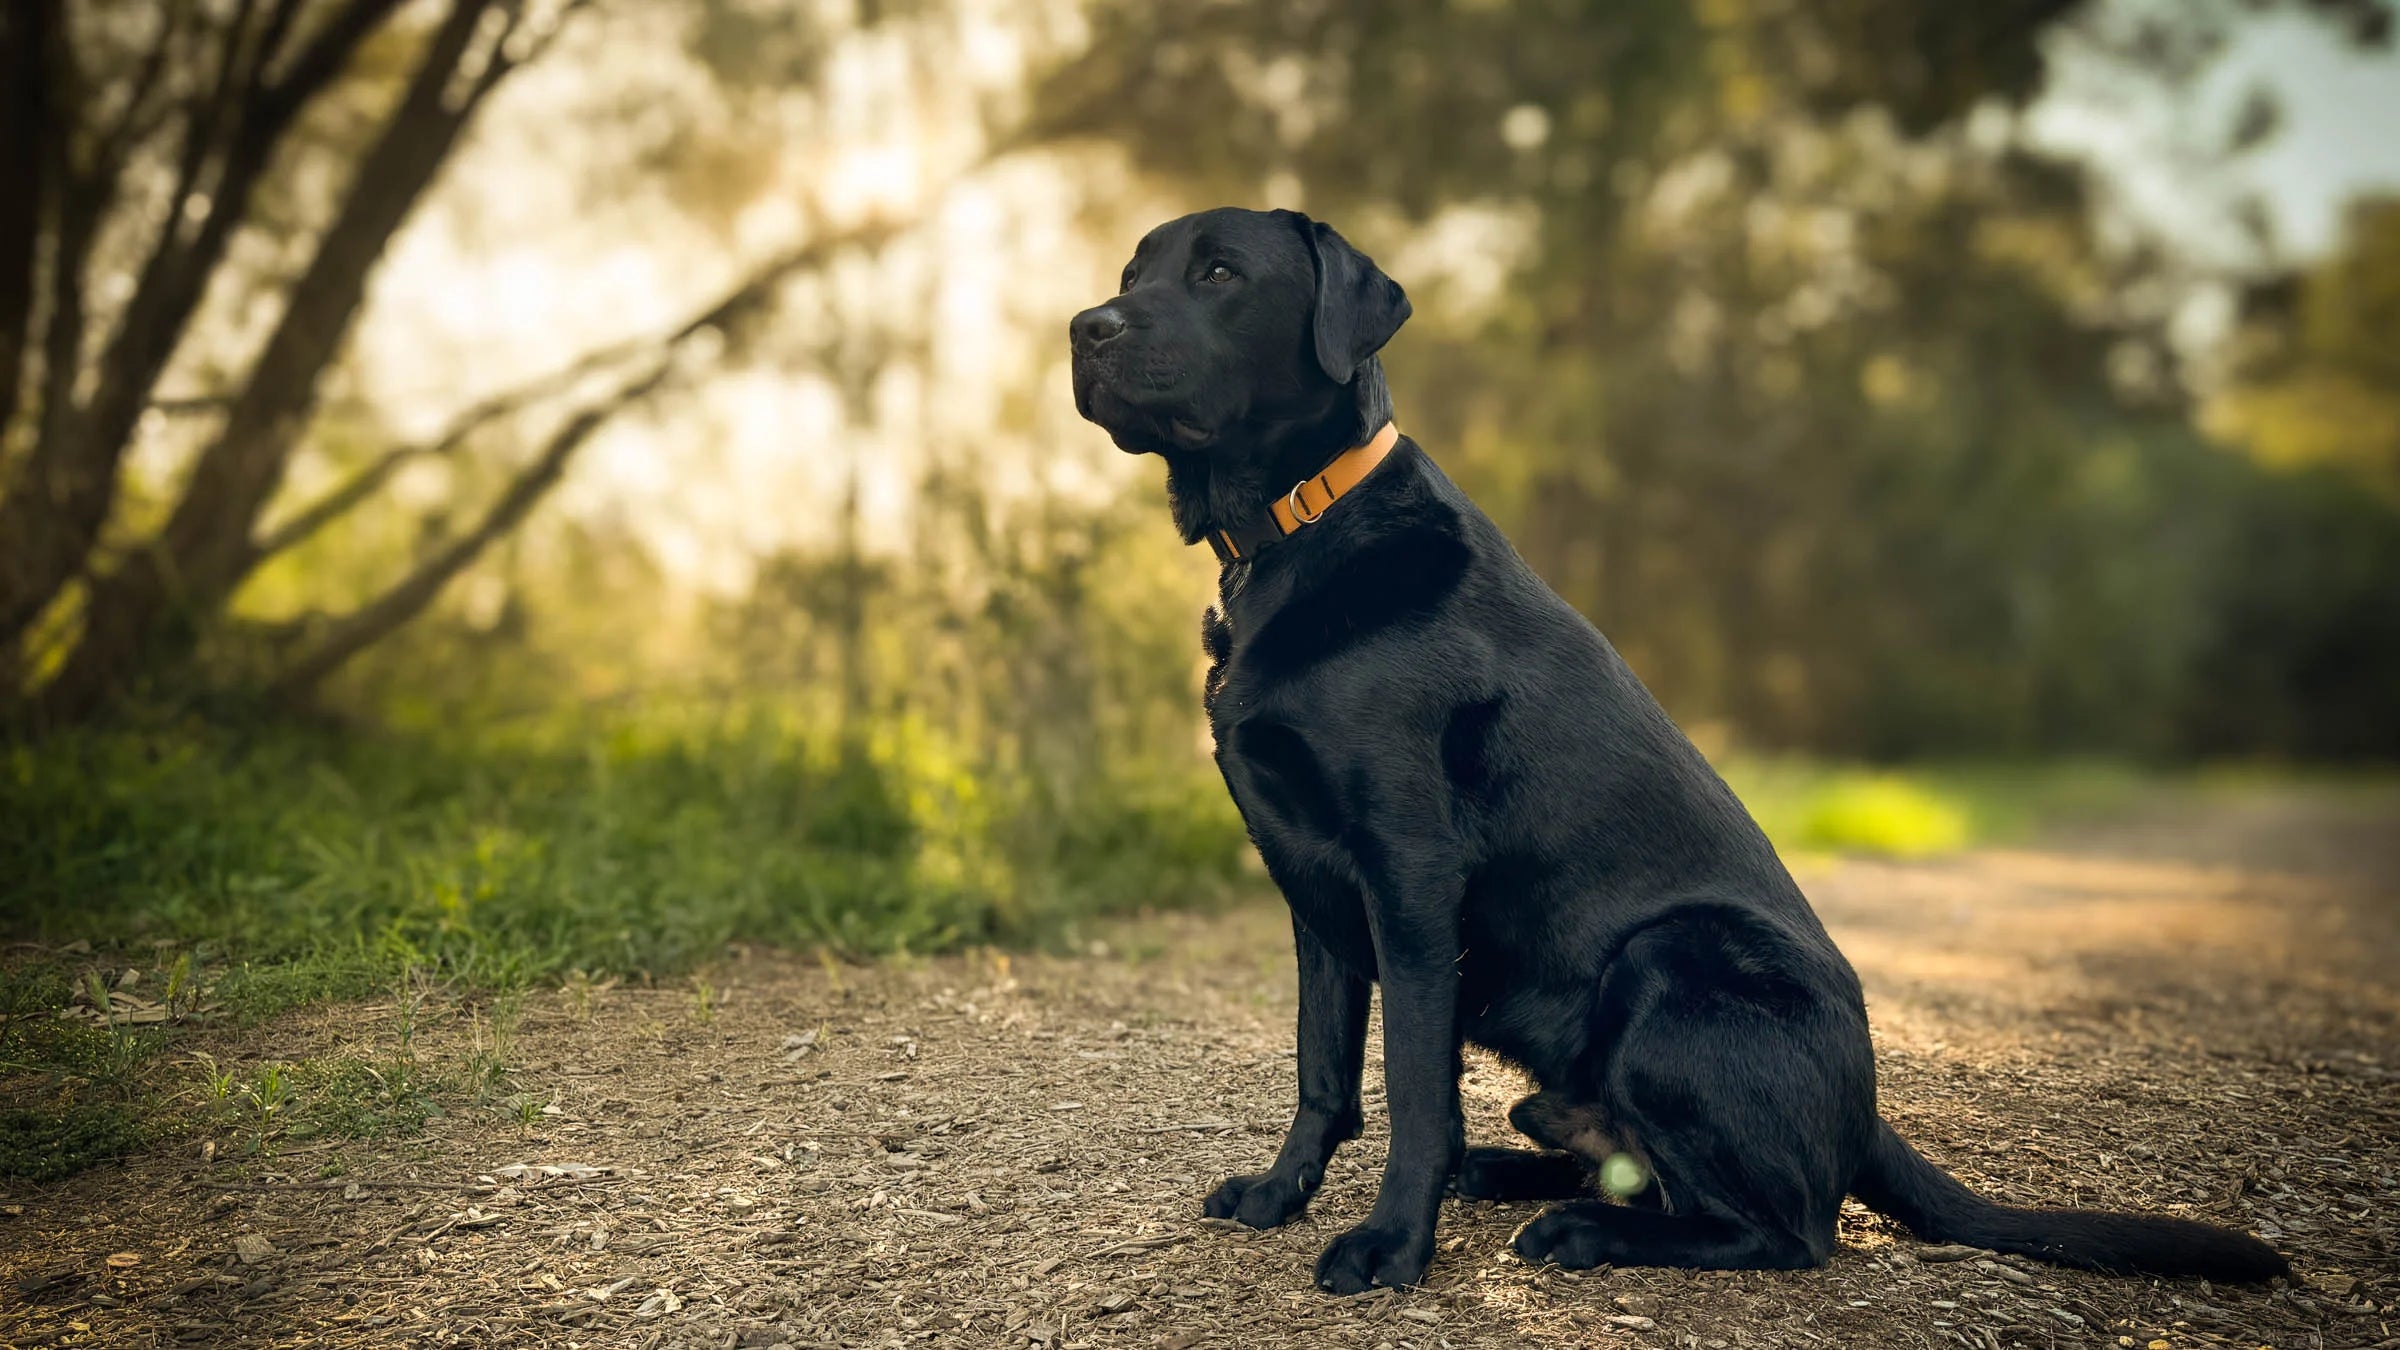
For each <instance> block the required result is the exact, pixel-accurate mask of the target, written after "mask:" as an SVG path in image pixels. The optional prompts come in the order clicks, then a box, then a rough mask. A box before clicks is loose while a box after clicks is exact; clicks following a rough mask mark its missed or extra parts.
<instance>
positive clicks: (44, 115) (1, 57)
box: [0, 0, 59, 437]
mask: <svg viewBox="0 0 2400 1350" xmlns="http://www.w3.org/2000/svg"><path fill="white" fill-rule="evenodd" d="M58 8H59V0H28V2H27V3H21V4H14V5H10V6H8V7H7V8H5V9H0V183H13V184H15V185H16V190H15V191H14V192H12V193H10V194H9V195H8V197H7V199H6V200H5V201H0V437H5V436H6V435H7V432H8V426H9V423H10V422H11V421H13V420H15V415H16V411H17V391H18V390H19V389H20V388H21V387H22V384H23V380H24V377H25V363H26V362H25V359H26V343H27V341H28V340H29V338H30V337H31V335H32V333H33V259H34V252H35V246H36V245H37V244H38V243H39V242H40V239H41V232H42V230H41V222H42V210H43V203H44V201H45V200H46V198H47V197H48V193H47V191H46V190H45V189H46V187H47V184H46V183H45V182H44V179H43V174H42V148H41V147H42V142H43V141H44V140H45V139H47V137H48V133H49V130H50V129H49V127H48V126H47V125H45V123H46V122H47V120H48V114H49V104H50V79H49V75H50V62H49V61H48V60H46V59H44V58H45V56H46V54H47V52H48V50H49V47H50V34H51V32H52V30H53V29H55V28H56V26H57V23H58V19H59V13H58Z"/></svg>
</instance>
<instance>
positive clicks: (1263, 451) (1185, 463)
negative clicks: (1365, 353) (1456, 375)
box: [1166, 357, 1392, 544]
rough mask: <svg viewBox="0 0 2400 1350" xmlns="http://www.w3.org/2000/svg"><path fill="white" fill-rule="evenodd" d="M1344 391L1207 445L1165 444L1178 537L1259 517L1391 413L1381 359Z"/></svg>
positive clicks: (1194, 537) (1195, 537) (1190, 540)
mask: <svg viewBox="0 0 2400 1350" xmlns="http://www.w3.org/2000/svg"><path fill="white" fill-rule="evenodd" d="M1344 390H1345V395H1343V396H1337V397H1336V398H1335V399H1334V400H1333V401H1332V403H1331V405H1330V406H1329V407H1328V408H1327V410H1326V411H1325V413H1324V414H1323V415H1322V416H1319V417H1313V418H1302V419H1299V420H1296V421H1289V422H1275V423H1269V424H1267V425H1265V426H1263V427H1254V428H1245V429H1244V430H1243V431H1241V432H1238V433H1235V435H1236V436H1239V437H1240V438H1241V439H1239V440H1235V439H1232V438H1229V439H1228V440H1227V441H1226V442H1223V443H1220V444H1218V445H1214V446H1211V447H1210V448H1208V449H1206V450H1177V451H1169V452H1168V453H1167V455H1166V461H1167V502H1168V505H1169V507H1170V508H1171V509H1172V510H1173V511H1174V514H1175V529H1176V532H1177V533H1179V534H1181V535H1182V536H1183V542H1185V543H1187V544H1196V543H1198V542H1200V540H1201V539H1203V538H1205V537H1206V536H1207V534H1208V532H1209V531H1210V530H1214V529H1224V528H1230V527H1233V526H1236V525H1240V524H1246V523H1248V522H1250V521H1254V520H1257V519H1258V518H1259V517H1261V516H1263V515H1265V514H1266V513H1267V508H1268V506H1269V504H1270V503H1272V502H1274V501H1276V500H1277V499H1279V498H1281V497H1282V496H1283V495H1284V494H1285V493H1287V492H1290V491H1291V490H1292V486H1293V485H1294V484H1296V483H1298V482H1300V481H1302V480H1303V479H1306V478H1308V477H1309V476H1311V475H1313V474H1315V473H1318V472H1320V471H1321V470H1323V469H1324V467H1325V466H1326V465H1328V464H1331V463H1332V462H1333V461H1334V457H1335V456H1337V455H1339V454H1341V453H1342V452H1343V451H1344V450H1347V449H1349V448H1350V447H1351V446H1354V445H1359V444H1362V443H1364V442H1365V441H1366V440H1367V438H1368V437H1370V436H1372V435H1374V434H1375V432H1376V431H1378V430H1380V429H1381V428H1382V426H1383V424H1384V423H1386V422H1389V421H1391V420H1392V393H1391V390H1390V389H1389V388H1388V387H1386V386H1385V384H1384V380H1383V362H1382V361H1380V360H1377V359H1376V358H1374V357H1369V358H1367V362H1366V364H1365V365H1363V366H1360V367H1359V370H1358V374H1357V375H1356V376H1355V377H1353V378H1352V379H1351V381H1350V383H1349V384H1348V385H1346V386H1344Z"/></svg>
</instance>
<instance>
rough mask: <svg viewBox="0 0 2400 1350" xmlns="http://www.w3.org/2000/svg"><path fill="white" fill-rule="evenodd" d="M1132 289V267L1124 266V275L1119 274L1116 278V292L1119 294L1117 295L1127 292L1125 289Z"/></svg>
mask: <svg viewBox="0 0 2400 1350" xmlns="http://www.w3.org/2000/svg"><path fill="white" fill-rule="evenodd" d="M1132 289H1133V269H1132V268H1130V267H1128V268H1126V269H1125V275H1123V276H1121V277H1118V278H1117V294H1119V295H1123V294H1124V293H1125V292H1127V291H1130V290H1132Z"/></svg>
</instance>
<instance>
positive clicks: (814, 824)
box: [0, 710, 2137, 1179]
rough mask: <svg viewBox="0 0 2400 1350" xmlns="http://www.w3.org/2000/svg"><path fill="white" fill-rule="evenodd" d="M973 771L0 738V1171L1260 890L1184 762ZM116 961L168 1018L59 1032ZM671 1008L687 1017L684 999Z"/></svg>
mask: <svg viewBox="0 0 2400 1350" xmlns="http://www.w3.org/2000/svg"><path fill="white" fill-rule="evenodd" d="M971 762H972V761H971V759H970V757H969V756H967V755H966V754H964V753H962V752H961V751H960V750H959V748H958V747H955V746H949V745H945V744H942V743H940V742H938V741H936V740H934V739H933V738H932V737H930V736H929V735H928V734H927V733H925V732H924V731H922V730H921V729H917V728H912V727H907V726H898V727H887V728H883V729H882V730H880V731H879V732H878V734H877V735H876V736H874V737H872V738H868V739H866V740H864V741H854V742H849V743H844V742H841V741H838V740H827V739H823V738H816V737H812V736H810V735H808V734H806V731H805V729H804V728H801V727H799V726H798V725H797V724H795V723H793V722H790V721H788V720H785V719H783V718H781V717H779V716H777V715H776V714H774V713H772V712H767V711H756V710H753V711H748V712H737V713H732V714H725V715H716V716H711V717H707V718H691V719H678V718H676V717H673V716H658V715H652V716H650V717H648V718H647V719H645V720H640V721H630V720H610V721H604V722H595V721H590V720H585V721H580V722H572V721H561V722H555V723H547V724H540V725H533V726H520V727H516V728H513V729H508V730H500V731H494V730H485V731H481V732H477V733H475V734H472V735H468V734H453V735H423V734H412V735H400V734H394V733H385V732H373V731H357V730H352V731H349V732H347V733H337V732H333V731H330V730H302V729H293V728H274V729H251V730H247V731H240V730H228V729H225V728H221V727H211V726H205V725H185V726H178V727H174V728H169V729H152V730H147V731H139V732H136V731H114V732H90V733H80V734H75V735H69V736H64V737H59V738H54V739H51V740H48V741H45V742H42V743H39V744H37V745H30V746H17V747H14V748H11V749H8V750H6V751H0V887H5V891H4V892H0V915H5V923H6V925H7V929H8V931H7V933H6V934H5V936H8V937H12V938H26V939H33V940H35V941H36V942H38V943H40V944H43V945H42V946H40V947H38V948H34V949H31V950H32V951H33V952H35V953H36V954H34V955H28V956H23V957H20V958H19V959H17V960H15V961H13V962H11V963H9V964H7V965H5V966H0V1176H16V1177H27V1178H45V1179H46V1178H51V1177H56V1176H60V1175H64V1174H66V1173H68V1172H72V1171H74V1170H76V1169H78V1168H80V1167H83V1166H88V1165H90V1164H91V1163H93V1162H98V1161H103V1160H106V1159H108V1158H112V1157H116V1156H121V1155H122V1154H124V1153H126V1152H129V1151H132V1150H134V1149H138V1148H141V1147H144V1146H146V1145H148V1144H154V1143H158V1142H162V1141H163V1140H165V1139H166V1138H169V1137H176V1136H180V1135H184V1134H188V1133H190V1132H192V1131H199V1132H203V1133H205V1134H207V1135H208V1136H209V1137H210V1138H212V1139H215V1140H217V1141H218V1142H219V1143H220V1146H221V1147H223V1148H225V1149H228V1150H230V1151H231V1153H232V1155H233V1156H236V1157H240V1156H251V1155H260V1154H271V1153H272V1152H273V1150H274V1149H275V1148H277V1147H279V1146H281V1145H282V1144H285V1143H288V1142H292V1141H298V1140H324V1139H332V1140H389V1139H397V1138H405V1137H406V1136H408V1135H409V1134H412V1133H414V1132H415V1131H417V1130H418V1129H420V1128H422V1126H423V1124H424V1122H425V1121H426V1120H427V1119H429V1118H431V1117H432V1116H433V1115H434V1114H436V1113H440V1112H444V1111H453V1110H464V1109H477V1110H486V1111H491V1112H495V1113H497V1114H498V1115H499V1116H500V1117H501V1118H504V1119H506V1118H516V1119H519V1120H522V1121H525V1122H531V1121H533V1120H535V1119H537V1118H538V1117H539V1115H540V1111H541V1108H542V1106H543V1104H544V1103H545V1102H546V1100H547V1099H546V1097H545V1096H543V1095H542V1094H541V1093H540V1092H539V1091H538V1090H529V1089H527V1088H526V1087H523V1086H520V1085H519V1084H517V1083H516V1082H515V1081H514V1080H513V1078H512V1077H511V1073H512V1070H511V1068H510V1065H509V1062H508V1060H509V1054H510V1037H511V1035H512V1033H513V1029H514V1021H515V1010H516V1008H517V1007H518V1006H519V1001H520V1000H519V994H518V991H521V990H523V989H524V988H525V987H526V986H528V985H529V984H533V983H540V982H551V981H559V982H563V983H565V984H566V985H567V987H569V988H570V989H574V988H579V987H583V988H588V987H589V984H590V982H591V981H592V980H594V979H598V978H606V977H610V976H619V977H630V978H634V979H652V980H656V979H662V978H669V977H678V978H679V977H681V976H682V975H683V974H684V973H685V972H689V971H692V970H693V969H694V968H695V967H697V966H699V965H700V964H702V963H703V962H704V961H705V960H706V959H707V958H708V957H710V956H711V955H713V954H715V953H717V952H719V951H721V950H723V948H724V946H725V944H726V943H728V942H732V941H745V942H763V943H774V944H782V945H787V946H797V947H803V948H812V947H813V948H818V949H821V950H823V951H825V952H827V953H829V954H839V955H844V956H854V957H863V956H876V955H886V954H899V953H924V952H934V951H940V950H944V949H950V948H956V947H959V946H962V945H969V944H980V943H1017V944H1022V943H1040V942H1043V941H1046V940H1048V939H1050V938H1052V937H1056V938H1059V939H1060V940H1064V941H1071V940H1072V939H1073V938H1074V936H1075V935H1076V933H1077V931H1078V929H1077V924H1078V921H1079V920H1081V919H1084V918H1087V917H1091V916H1096V915H1099V914H1101V913H1104V912H1108V911H1111V910H1129V909H1138V908H1142V907H1145V906H1161V905H1172V904H1179V903H1191V902H1200V901H1205V900H1207V899H1209V898H1211V897H1215V896H1219V895H1225V894H1230V893H1234V892H1237V891H1244V890H1256V889H1260V888H1263V886H1264V884H1265V883H1264V881H1263V878H1261V877H1260V876H1259V875H1258V874H1257V872H1256V871H1255V865H1254V864H1253V863H1251V862H1250V861H1249V851H1248V845H1247V843H1246V841H1245V840H1244V838H1243V834H1242V830H1241V825H1240V821H1239V819H1238V817H1237V816H1236V815H1235V813H1234V811H1233V809H1232V807H1231V804H1230V803H1229V802H1228V801H1227V799H1226V796H1225V793H1224V789H1223V787H1222V786H1221V785H1220V784H1219V783H1218V782H1217V781H1216V778H1215V775H1214V772H1213V771H1212V770H1210V769H1208V768H1207V767H1206V766H1205V765H1204V764H1198V763H1194V764H1190V765H1186V766H1182V767H1179V768H1177V769H1175V770H1173V771H1165V770H1155V769H1154V770H1151V771H1149V772H1147V773H1145V774H1119V775H1116V776H1112V777H1109V778H1106V779H1104V780H1097V781H1094V782H1090V783H1086V784H1083V785H1081V786H1080V787H1079V788H1078V789H1077V790H1075V791H1073V792H1065V791H1061V790H1060V789H1058V788H1057V787H1056V786H1055V785H1045V784H1038V783H1033V782H1030V781H1026V780H1022V779H1018V778H1014V777H1012V776H1010V775H1009V774H1008V773H1006V772H1005V771H1003V770H999V769H995V768H993V767H991V766H989V765H988V764H983V765H979V766H977V767H975V768H974V769H972V770H970V767H969V766H970V763H971ZM1727 776H1728V778H1729V779H1730V780H1731V781H1732V782H1733V784H1734V786H1735V788H1736V789H1737V791H1739V792H1741V793H1742V795H1743V797H1744V799H1745V800H1746V801H1747V802H1748V803H1749V804H1750V805H1751V807H1752V809H1753V810H1754V811H1755V812H1756V813H1757V815H1758V816H1759V818H1760V820H1761V822H1762V824H1764V825H1765V827H1766V828H1767V830H1768V832H1769V834H1770V835H1771V836H1772V837H1773V838H1774V839H1775V840H1776V842H1777V844H1778V845H1779V846H1780V847H1783V848H1785V849H1786V850H1787V851H1793V852H1809V851H1827V850H1830V851H1866V852H1874V853H1884V854H1894V855H1902V856H1917V855H1923V854H1927V853H1934V852H1940V851H1944V850H1948V849H1954V848H1959V847H1965V846H1969V845H1973V844H1976V843H1980V842H1986V841H1990V840H1995V839H2008V838H2017V837H2022V836H2023V835H2025V834H2028V833H2030V832H2031V831H2032V830H2033V829H2035V828H2036V827H2037V826H2038V825H2039V823H2040V822H2042V821H2044V820H2046V819H2054V818H2056V817H2058V816H2060V815H2062V814H2075V813H2087V812H2090V811H2095V810H2102V809H2107V808H2108V807H2109V806H2110V805H2111V804H2112V803H2115V802H2119V801H2121V800H2122V799H2123V798H2124V797H2125V796H2126V795H2128V794H2129V793H2130V792H2131V791H2132V790H2133V789H2134V788H2135V786H2137V780H2136V779H2135V778H2134V777H2133V776H2132V775H2130V774H2127V773H2123V772H2119V771H2105V770H2099V769H2094V768H2090V767H2088V766H2067V767H2064V768H2042V769H2005V768H1987V769H1943V770H1926V771H1912V772H1909V773H1906V774H1895V773H1889V772H1869V771H1863V770H1853V769H1844V768H1839V767H1828V766H1825V765H1821V764H1814V763H1809V762H1804V761H1793V760H1745V761H1737V762H1735V763H1733V764H1731V765H1730V766H1728V768H1727ZM76 944H88V946H78V945H76ZM126 969H132V970H135V971H137V972H139V978H138V979H137V980H136V982H135V984H134V986H133V988H134V989H135V991H137V992H139V993H141V994H143V995H144V996H146V997H149V998H151V999H162V998H163V999H164V1001H165V1002H166V1003H168V1004H169V1005H170V1006H171V1007H172V1008H173V1009H174V1011H175V1013H176V1020H175V1021H174V1022H173V1023H171V1024H170V1025H168V1026H165V1027H150V1028H132V1027H123V1026H103V1027H95V1026H91V1025H87V1024H83V1023H77V1022H69V1021H61V1020H59V1019H58V1018H57V1016H56V1012H57V1010H58V1009H60V1008H62V1007H64V1006H66V1005H67V1004H68V1003H69V1002H70V1000H72V999H75V998H76V997H77V996H78V991H79V990H81V991H86V992H84V993H83V995H82V996H83V998H84V999H85V1001H86V1002H90V1001H91V998H92V995H91V993H90V992H89V991H91V990H93V989H94V988H96V987H98V985H113V983H114V981H115V980H116V979H117V978H119V976H120V974H121V972H122V971H124V970H126ZM690 989H691V1000H690V1002H691V1006H690V1009H689V1014H690V1016H691V1017H692V1018H693V1019H694V1020H695V1021H696V1022H699V1023H706V1022H707V1021H708V1020H709V1019H710V1018H712V1017H713V1016H714V1014H715V1007H716V1002H717V994H716V991H715V989H714V988H713V987H712V986H711V985H710V984H709V983H708V982H707V980H706V979H705V977H704V976H694V977H693V978H692V981H691V984H690ZM395 993H396V997H395ZM369 997H373V998H377V999H385V1000H391V1001H392V1002H393V1006H394V1007H395V1009H396V1011H395V1012H393V1013H392V1014H390V1017H391V1019H392V1022H391V1025H390V1026H389V1027H388V1028H386V1029H385V1030H386V1031H387V1032H389V1034H388V1035H386V1036H384V1037H382V1038H381V1039H380V1040H376V1041H374V1042H373V1044H374V1046H375V1047H376V1048H362V1049H360V1050H357V1051H355V1052H352V1053H348V1054H344V1055H337V1056H332V1057H328V1058H324V1059H304V1060H300V1061H297V1062H285V1063H250V1064H239V1065H225V1066H219V1065H217V1064H216V1063H215V1062H214V1061H208V1060H205V1059H204V1058H202V1059H195V1058H194V1057H193V1056H192V1055H191V1054H190V1053H189V1052H182V1051H178V1050H177V1048H176V1047H177V1045H178V1043H179V1042H180V1041H184V1040H186V1039H188V1036H189V1030H190V1028H191V1026H193V1025H194V1024H195V1023H194V1018H193V1014H194V1013H195V1012H196V1011H198V1010H199V1009H201V1008H203V1007H205V1008H207V1009H209V1010H210V1015H211V1017H212V1018H213V1019H214V1020H215V1021H216V1022H218V1023H222V1022H223V1021H225V1020H232V1021H236V1022H240V1021H246V1020H251V1019H256V1018H259V1017H263V1016H266V1015H269V1014H272V1013H275V1012H278V1011H281V1010H284V1009H289V1008H293V1007H297V1006H302V1005H307V1004H312V1003H320V1002H325V1001H330V1000H341V999H364V998H369ZM437 1014H438V1015H447V1016H453V1017H457V1016H467V1017H471V1018H472V1019H475V1020H474V1022H473V1026H474V1033H475V1034H474V1048H473V1049H472V1050H471V1051H460V1050H456V1049H453V1050H451V1051H448V1052H445V1053H444V1054H442V1055H435V1054H432V1053H421V1052H420V1050H419V1048H418V1046H417V1043H416V1041H415V1039H414V1031H415V1028H416V1027H417V1025H418V1022H419V1020H420V1019H421V1018H423V1017H428V1016H433V1015H437ZM362 1044H363V1043H362ZM394 1046H396V1047H397V1049H396V1050H395V1049H394V1048H393V1047H394Z"/></svg>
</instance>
